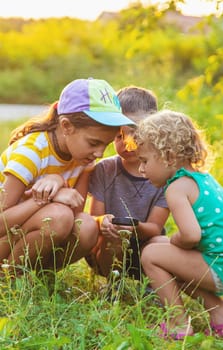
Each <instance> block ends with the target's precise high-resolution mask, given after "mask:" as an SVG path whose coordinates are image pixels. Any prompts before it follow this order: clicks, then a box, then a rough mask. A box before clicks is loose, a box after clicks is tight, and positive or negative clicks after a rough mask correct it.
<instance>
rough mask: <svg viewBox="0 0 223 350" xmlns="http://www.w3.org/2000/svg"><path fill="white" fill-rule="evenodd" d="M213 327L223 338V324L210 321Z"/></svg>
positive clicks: (216, 333)
mask: <svg viewBox="0 0 223 350" xmlns="http://www.w3.org/2000/svg"><path fill="white" fill-rule="evenodd" d="M210 326H211V329H212V330H213V332H214V333H215V335H217V336H218V337H219V338H223V324H214V323H212V322H211V323H210Z"/></svg>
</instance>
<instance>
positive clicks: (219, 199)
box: [166, 168, 223, 282]
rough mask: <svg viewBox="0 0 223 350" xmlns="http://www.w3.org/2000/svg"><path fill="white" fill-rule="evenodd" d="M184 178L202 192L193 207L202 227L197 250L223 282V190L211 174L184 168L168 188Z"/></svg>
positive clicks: (172, 179)
mask: <svg viewBox="0 0 223 350" xmlns="http://www.w3.org/2000/svg"><path fill="white" fill-rule="evenodd" d="M183 176H188V177H190V178H192V179H193V180H194V181H195V182H196V183H197V186H198V188H199V192H200V194H199V197H198V198H197V200H196V201H195V203H194V204H193V205H192V209H193V211H194V214H195V216H196V218H197V221H198V222H199V224H200V227H201V240H200V242H199V243H198V245H197V247H196V248H197V249H198V250H199V251H200V252H201V254H202V256H203V258H204V260H205V261H206V263H207V264H208V265H209V266H210V267H211V268H212V269H213V270H214V271H215V273H216V274H217V275H218V277H219V278H220V280H221V281H222V282H223V188H222V187H221V185H220V184H219V183H218V182H217V181H216V180H215V179H214V178H213V176H211V175H210V174H208V173H199V172H191V171H188V170H186V169H184V168H181V169H179V170H178V171H177V172H176V174H175V175H174V176H173V177H172V178H171V179H169V180H168V181H167V186H166V187H168V185H170V184H171V182H173V181H175V180H177V179H179V178H180V177H183Z"/></svg>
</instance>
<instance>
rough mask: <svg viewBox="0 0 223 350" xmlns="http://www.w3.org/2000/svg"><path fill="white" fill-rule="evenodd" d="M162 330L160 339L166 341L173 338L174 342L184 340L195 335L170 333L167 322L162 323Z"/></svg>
mask: <svg viewBox="0 0 223 350" xmlns="http://www.w3.org/2000/svg"><path fill="white" fill-rule="evenodd" d="M160 330H161V334H160V337H161V338H164V339H168V338H172V339H173V340H183V339H184V338H185V337H187V336H188V335H190V336H192V335H193V334H187V333H181V332H179V333H178V332H174V333H169V332H168V330H167V326H166V323H165V322H163V323H160Z"/></svg>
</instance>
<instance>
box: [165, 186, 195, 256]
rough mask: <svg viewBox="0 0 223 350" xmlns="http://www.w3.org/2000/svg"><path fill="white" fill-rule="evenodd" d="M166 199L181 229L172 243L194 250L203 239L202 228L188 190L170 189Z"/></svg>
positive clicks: (172, 238)
mask: <svg viewBox="0 0 223 350" xmlns="http://www.w3.org/2000/svg"><path fill="white" fill-rule="evenodd" d="M174 184H175V183H174ZM166 198H167V202H168V205H169V208H170V211H171V212H172V215H173V218H174V221H175V222H176V225H177V227H178V229H179V231H178V232H177V233H175V234H174V235H173V236H172V237H171V239H170V242H171V243H172V244H174V245H177V246H178V247H180V248H183V249H192V248H194V247H195V246H196V245H197V243H198V242H199V241H200V239H201V228H200V225H199V223H198V221H197V219H196V216H195V214H194V211H193V209H192V204H191V203H190V200H189V194H188V191H187V189H185V188H184V187H183V186H178V188H176V186H172V187H169V188H168V190H167V192H166Z"/></svg>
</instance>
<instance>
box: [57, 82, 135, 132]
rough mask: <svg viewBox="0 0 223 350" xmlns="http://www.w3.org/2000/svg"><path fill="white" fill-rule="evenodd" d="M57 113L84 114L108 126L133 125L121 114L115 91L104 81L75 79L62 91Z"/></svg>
mask: <svg viewBox="0 0 223 350" xmlns="http://www.w3.org/2000/svg"><path fill="white" fill-rule="evenodd" d="M57 112H58V114H59V115H61V114H70V113H75V112H84V113H85V114H87V115H88V116H89V117H90V118H92V119H94V120H95V121H96V122H98V123H100V124H104V125H109V126H121V125H135V123H134V122H133V121H132V120H131V119H129V118H127V117H126V116H125V115H124V114H122V110H121V106H120V102H119V99H118V96H117V95H116V93H115V91H114V90H113V88H112V87H111V85H109V84H108V83H107V82H106V81H105V80H100V79H93V78H89V79H77V80H74V81H72V82H71V83H69V84H68V85H66V86H65V88H64V89H63V90H62V92H61V95H60V98H59V101H58V104H57Z"/></svg>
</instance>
